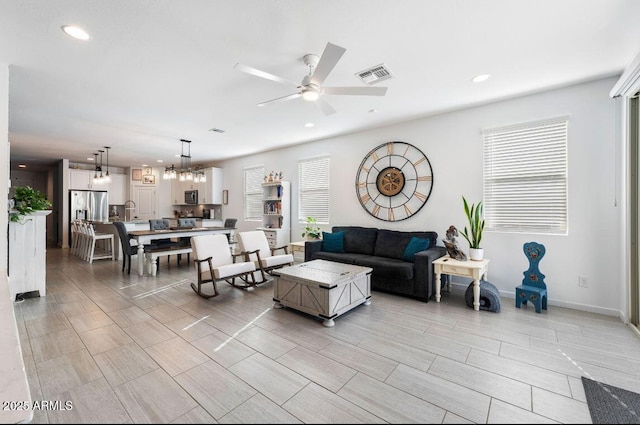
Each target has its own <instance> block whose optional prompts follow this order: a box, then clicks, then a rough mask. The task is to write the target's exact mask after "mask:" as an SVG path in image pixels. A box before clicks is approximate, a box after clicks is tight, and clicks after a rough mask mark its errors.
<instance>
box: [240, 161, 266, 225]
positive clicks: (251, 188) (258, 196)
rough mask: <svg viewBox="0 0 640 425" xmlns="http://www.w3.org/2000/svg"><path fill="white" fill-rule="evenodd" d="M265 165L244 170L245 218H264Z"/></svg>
mask: <svg viewBox="0 0 640 425" xmlns="http://www.w3.org/2000/svg"><path fill="white" fill-rule="evenodd" d="M263 181H264V167H253V168H246V169H245V170H244V218H245V220H262V182H263Z"/></svg>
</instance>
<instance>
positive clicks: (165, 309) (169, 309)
mask: <svg viewBox="0 0 640 425" xmlns="http://www.w3.org/2000/svg"><path fill="white" fill-rule="evenodd" d="M144 311H145V312H146V313H147V314H148V315H150V316H151V317H153V318H154V319H156V320H157V321H158V322H160V323H167V322H171V321H173V320H178V319H182V318H183V317H187V316H188V315H189V313H187V312H186V311H184V310H182V309H181V308H179V307H176V306H175V305H173V304H160V305H157V306H155V307H151V308H147V309H145V310H144Z"/></svg>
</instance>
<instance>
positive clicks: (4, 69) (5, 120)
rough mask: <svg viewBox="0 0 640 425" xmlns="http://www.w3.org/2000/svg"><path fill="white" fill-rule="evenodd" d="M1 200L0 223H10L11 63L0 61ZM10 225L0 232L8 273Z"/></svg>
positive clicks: (0, 261)
mask: <svg viewBox="0 0 640 425" xmlns="http://www.w3.org/2000/svg"><path fill="white" fill-rule="evenodd" d="M0 176H2V178H0V200H3V201H1V202H5V204H4V205H5V206H4V207H2V208H0V223H8V221H9V214H8V212H7V208H6V205H7V203H6V202H7V201H6V200H7V199H8V196H9V188H8V185H9V183H8V181H9V65H7V64H4V63H0ZM7 232H8V226H7V225H6V224H3V225H2V231H1V232H0V269H4V270H5V271H4V272H3V273H2V274H3V275H5V274H6V267H7V260H8V258H9V257H8V256H9V249H8V246H7Z"/></svg>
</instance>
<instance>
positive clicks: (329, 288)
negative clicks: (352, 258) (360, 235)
mask: <svg viewBox="0 0 640 425" xmlns="http://www.w3.org/2000/svg"><path fill="white" fill-rule="evenodd" d="M372 271H373V269H372V268H370V267H361V266H354V265H351V264H342V263H336V262H333V261H327V260H312V261H308V262H306V263H301V264H296V265H294V266H288V267H283V268H281V269H277V270H274V271H273V275H274V279H273V281H274V288H273V300H274V301H275V304H274V306H273V307H274V308H282V307H283V306H284V307H290V308H293V309H295V310H298V311H302V312H305V313H308V314H311V315H313V316H316V317H320V318H322V319H324V321H323V322H322V324H323V325H324V326H326V327H332V326H333V325H335V322H334V319H335V318H336V317H338V316H340V315H341V314H343V313H345V312H347V311H349V310H351V309H352V308H354V307H356V306H358V305H360V304H364V305H369V304H371V300H370V298H371V272H372Z"/></svg>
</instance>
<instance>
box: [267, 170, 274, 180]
mask: <svg viewBox="0 0 640 425" xmlns="http://www.w3.org/2000/svg"><path fill="white" fill-rule="evenodd" d="M267 181H268V182H269V183H272V182H273V171H272V172H270V173H269V180H267Z"/></svg>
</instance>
